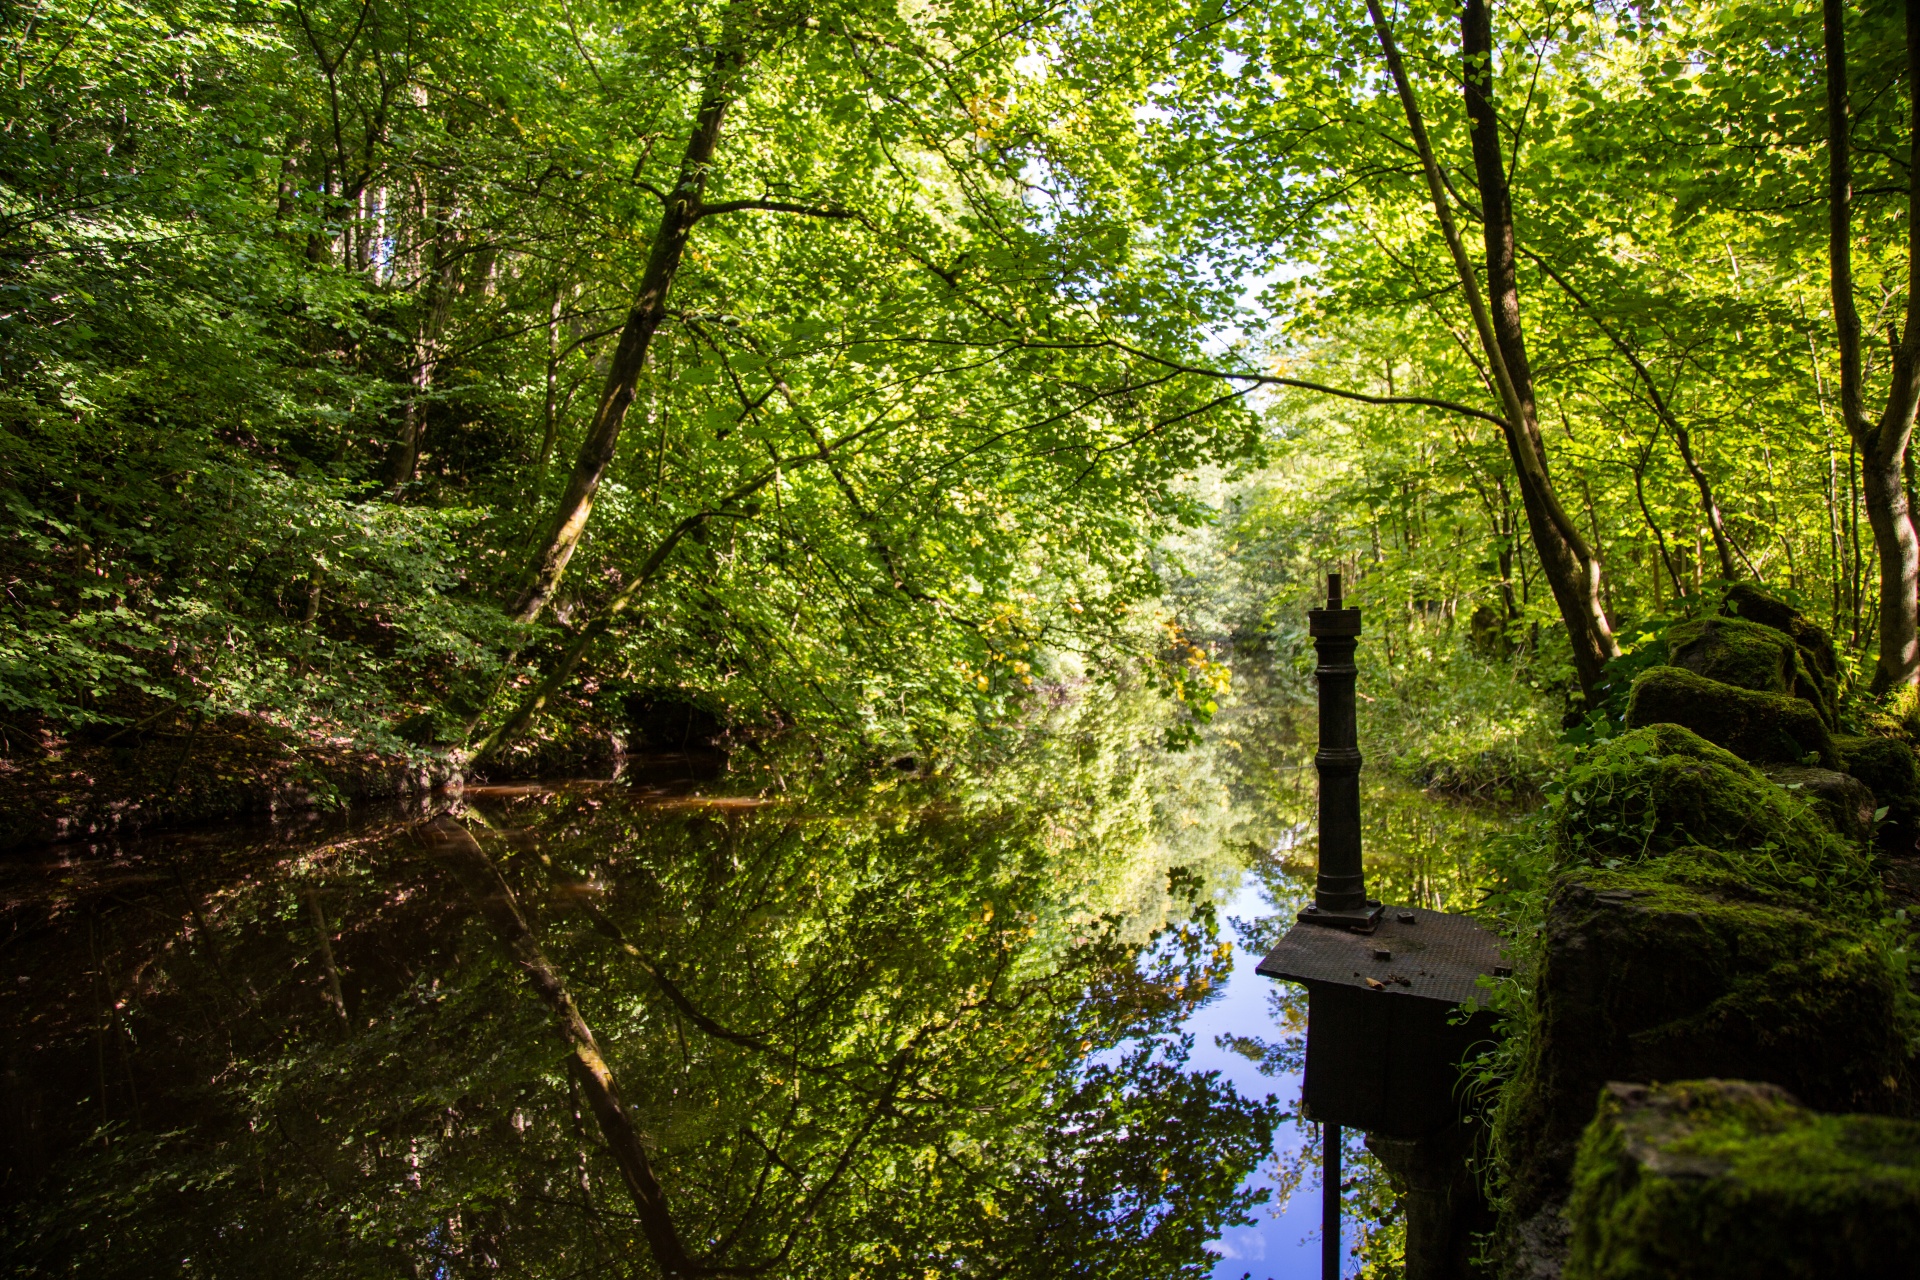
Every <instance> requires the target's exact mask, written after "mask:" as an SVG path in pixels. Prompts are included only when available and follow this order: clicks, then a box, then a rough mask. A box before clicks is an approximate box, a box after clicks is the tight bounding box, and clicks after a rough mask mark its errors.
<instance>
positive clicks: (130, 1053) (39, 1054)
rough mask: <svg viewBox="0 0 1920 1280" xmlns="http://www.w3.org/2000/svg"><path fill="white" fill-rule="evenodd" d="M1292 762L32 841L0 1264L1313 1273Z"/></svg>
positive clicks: (1398, 793)
mask: <svg viewBox="0 0 1920 1280" xmlns="http://www.w3.org/2000/svg"><path fill="white" fill-rule="evenodd" d="M1304 750H1305V749H1304V748H1303V747H1302V745H1301V743H1300V741H1299V737H1298V735H1297V734H1295V733H1294V732H1293V730H1292V728H1291V722H1290V720H1289V719H1288V718H1287V716H1286V714H1285V713H1284V712H1281V711H1271V710H1268V709H1263V708H1259V707H1257V706H1251V705H1250V706H1246V707H1243V708H1242V709H1241V710H1239V711H1237V712H1235V713H1234V714H1232V715H1229V716H1227V717H1224V718H1223V720H1222V721H1221V723H1220V724H1219V725H1218V726H1217V727H1216V730H1215V732H1214V733H1213V734H1212V736H1211V737H1210V739H1209V741H1208V742H1207V743H1206V744H1203V746H1202V747H1200V748H1197V749H1195V750H1194V751H1193V752H1191V753H1188V754H1186V755H1184V756H1178V757H1170V756H1166V755H1165V754H1164V753H1160V754H1157V755H1154V756H1153V757H1152V759H1148V758H1147V757H1146V756H1145V755H1142V754H1141V753H1139V752H1135V753H1134V755H1133V756H1132V757H1130V759H1131V760H1132V763H1131V764H1129V765H1126V766H1125V767H1121V766H1116V765H1111V764H1110V763H1109V764H1103V765H1101V766H1100V769H1101V770H1104V772H1099V773H1098V777H1097V778H1094V779H1093V781H1092V782H1089V781H1088V779H1087V778H1081V779H1080V780H1079V781H1078V782H1077V783H1074V784H1073V785H1069V784H1068V783H1067V782H1064V781H1060V780H1059V778H1058V777H1057V776H1056V775H1053V774H1048V775H1046V776H1047V777H1048V778H1050V779H1052V780H1051V781H1040V780H1036V779H1038V778H1039V777H1040V775H1037V774H1035V775H1019V774H1018V770H1013V771H1012V774H1013V775H1018V776H1014V777H1012V780H1008V779H1004V778H1003V779H1002V781H1001V783H1000V784H999V785H997V786H996V787H985V786H982V785H978V780H974V781H973V782H969V783H968V784H966V785H964V786H963V785H961V784H960V783H958V782H956V781H953V780H947V781H938V780H923V779H888V780H886V781H885V782H884V783H883V784H879V785H871V786H864V787H860V788H854V789H848V788H846V787H843V786H829V785H827V784H826V783H825V782H824V781H823V782H820V783H818V784H816V785H813V786H811V787H809V786H807V785H805V784H803V783H801V782H796V781H795V777H796V775H795V773H794V772H793V771H792V769H791V768H790V767H778V768H776V767H775V766H773V765H771V764H769V765H766V766H764V767H743V768H740V769H737V770H736V771H735V772H734V773H732V774H730V775H729V776H728V777H727V778H725V779H723V780H722V781H721V782H720V783H711V784H706V785H693V784H691V783H684V782H683V783H681V784H679V785H676V786H663V785H659V784H658V782H657V781H656V782H652V783H647V782H631V783H630V782H622V783H613V784H575V785H570V786H565V787H560V788H533V787H515V788H499V789H480V790H476V791H474V792H472V793H470V794H468V795H467V796H466V797H465V800H464V803H463V804H461V805H458V806H455V808H454V810H453V811H452V813H451V814H450V815H448V816H447V817H445V818H443V819H441V825H440V826H439V827H437V828H436V827H433V826H429V825H427V824H425V823H424V822H423V819H424V817H425V816H426V815H424V814H421V813H410V814H401V813H394V814H390V815H385V816H374V817H370V818H363V819H361V820H358V821H356V822H355V823H354V824H353V825H352V826H351V827H342V828H338V829H331V830H328V829H315V830H310V831H307V832H305V833H304V834H298V833H289V832H287V831H285V830H280V831H271V832H260V833H253V834H251V835H246V834H236V833H231V832H229V833H224V834H222V835H220V836H217V837H216V836H197V837H173V838H163V839H155V840H150V841H145V842H136V843H130V844H127V845H124V846H103V847H98V848H92V849H68V850H65V851H57V852H53V853H46V854H42V855H38V856H34V855H29V856H28V857H27V858H25V859H21V860H16V861H14V862H13V863H10V864H8V865H6V866H5V867H4V869H0V875H3V876H4V891H5V905H4V912H5V916H6V927H7V943H6V955H7V960H8V965H7V967H6V968H5V969H4V970H0V977H3V978H4V982H0V1053H3V1054H4V1068H5V1075H4V1079H3V1080H0V1087H3V1089H4V1103H5V1106H4V1111H3V1112H0V1124H3V1125H4V1128H5V1145H4V1151H5V1154H4V1175H3V1176H4V1185H5V1188H6V1195H5V1208H4V1218H3V1219H0V1249H4V1252H5V1255H6V1256H7V1257H8V1259H9V1262H10V1264H11V1269H12V1271H13V1272H14V1273H16V1274H22V1275H32V1274H42V1273H48V1272H55V1271H58V1272H76V1271H84V1272H86V1273H89V1274H95V1275H123V1274H124V1275H141V1276H148V1275H160V1274H182V1275H195V1276H227V1275H246V1276H249V1277H251V1276H256V1275H259V1274H261V1273H263V1272H269V1273H270V1272H271V1271H272V1270H274V1269H276V1268H277V1269H280V1270H283V1271H285V1272H286V1273H288V1274H300V1275H342V1276H347V1275H352V1276H359V1275H382V1276H383V1275H407V1276H425V1275H432V1276H449V1277H451V1276H459V1275H466V1274H470V1273H473V1274H477V1273H481V1272H508V1273H512V1274H518V1275H529V1276H554V1277H563V1276H573V1275H581V1274H589V1273H599V1272H605V1271H611V1272H612V1273H613V1274H618V1275H634V1276H648V1275H659V1274H674V1273H679V1274H689V1275H692V1274H715V1275H721V1274H733V1275H769V1276H788V1275H790V1276H812V1275H821V1276H834V1277H844V1276H850V1275H858V1276H872V1277H891V1276H901V1277H907V1276H912V1277H916V1278H919V1277H923V1276H925V1275H927V1274H929V1273H930V1272H936V1271H937V1272H940V1273H943V1274H946V1273H953V1274H962V1275H968V1274H981V1275H989V1274H990V1275H996V1276H1007V1277H1024V1276H1034V1277H1040V1276H1047V1277H1057V1276H1073V1275H1089V1276H1091V1275H1098V1276H1101V1277H1123V1278H1124V1277H1133V1276H1138V1277H1142V1280H1145V1278H1146V1277H1164V1276H1176V1275H1205V1274H1208V1273H1209V1272H1213V1273H1214V1274H1219V1275H1235V1276H1237V1275H1240V1274H1242V1272H1245V1271H1252V1272H1253V1273H1254V1274H1255V1275H1256V1276H1257V1275H1262V1274H1270V1275H1273V1276H1276V1277H1279V1276H1285V1275H1294V1274H1310V1273H1311V1271H1310V1268H1309V1269H1306V1270H1302V1269H1300V1268H1298V1267H1296V1266H1295V1265H1294V1260H1296V1259H1298V1260H1305V1261H1308V1262H1310V1260H1311V1257H1312V1248H1311V1245H1310V1243H1309V1247H1308V1248H1306V1249H1300V1248H1299V1247H1298V1246H1299V1245H1300V1243H1301V1241H1302V1240H1310V1236H1311V1232H1312V1220H1313V1218H1314V1216H1315V1207H1314V1206H1315V1203H1316V1201H1315V1198H1314V1197H1312V1196H1311V1195H1301V1196H1296V1197H1294V1198H1293V1200H1292V1201H1291V1202H1290V1204H1289V1202H1288V1201H1287V1193H1289V1192H1291V1191H1292V1190H1294V1189H1295V1188H1296V1187H1305V1188H1309V1189H1310V1188H1311V1186H1312V1181H1311V1177H1310V1175H1308V1176H1306V1177H1305V1178H1304V1180H1303V1170H1304V1169H1306V1168H1307V1167H1308V1166H1307V1165H1306V1164H1304V1163H1303V1161H1304V1160H1305V1159H1306V1158H1307V1157H1308V1156H1309V1155H1310V1154H1311V1142H1310V1139H1311V1135H1310V1134H1307V1133H1304V1132H1303V1131H1302V1130H1301V1128H1300V1127H1299V1126H1298V1125H1297V1124H1295V1123H1292V1122H1286V1121H1283V1120H1282V1116H1283V1113H1284V1112H1285V1111H1286V1110H1287V1109H1288V1108H1291V1107H1292V1106H1293V1105H1294V1103H1295V1100H1296V1099H1297V1096H1298V1082H1297V1078H1296V1075H1297V1069H1298V1058H1299V1032H1300V1030H1301V1027H1302V1022H1303V1007H1304V1006H1303V1004H1302V1003H1301V1002H1300V1001H1299V1000H1298V998H1297V997H1296V996H1295V995H1294V994H1293V993H1292V992H1291V991H1290V990H1289V989H1287V988H1280V987H1273V986H1271V985H1270V984H1266V983H1265V982H1264V980H1261V979H1258V978H1256V977H1254V976H1253V975H1252V973H1251V967H1252V963H1253V960H1254V959H1255V958H1256V957H1257V953H1258V952H1259V951H1260V950H1261V949H1262V948H1264V946H1265V945H1267V944H1268V942H1269V941H1270V939H1271V938H1272V937H1274V936H1277V933H1278V932H1279V931H1280V930H1281V929H1283V928H1284V927H1285V922H1286V921H1288V920H1290V919H1291V916H1292V912H1293V910H1295V909H1296V908H1297V906H1298V905H1299V904H1300V903H1301V902H1302V901H1304V899H1305V896H1306V895H1307V894H1309V893H1310V891H1311V883H1310V878H1311V868H1312V850H1311V839H1310V827H1309V818H1310V816H1311V812H1312V800H1313V791H1312V774H1311V772H1310V771H1308V770H1304V769H1302V768H1300V767H1299V766H1300V765H1301V763H1302V756H1303V752H1304ZM1074 758H1076V759H1091V757H1088V756H1086V755H1085V753H1082V755H1081V756H1077V757H1074ZM1096 772H1098V771H1096ZM1022 779H1024V780H1022ZM1095 783H1097V785H1094V784H1095ZM722 784H724V785H722ZM969 788H971V790H970V789H969ZM1367 804H1368V808H1367V820H1368V823H1369V827H1368V842H1369V862H1368V870H1369V874H1370V876H1372V877H1373V883H1374V884H1375V885H1376V886H1378V890H1379V892H1381V893H1382V895H1383V896H1386V897H1389V898H1390V899H1392V900H1395V901H1408V902H1420V903H1423V904H1426V905H1432V906H1439V907H1443V908H1448V909H1457V908H1458V907H1459V906H1460V905H1461V903H1462V900H1463V894H1465V892H1466V891H1467V890H1466V887H1467V885H1468V884H1469V883H1470V880H1471V867H1472V849H1473V846H1474V844H1475V843H1476V839H1475V833H1476V831H1477V829H1478V827H1480V826H1484V825H1486V823H1487V822H1488V821H1489V820H1488V819H1486V818H1483V817H1476V816H1474V815H1471V814H1466V813H1463V812H1461V811H1459V810H1455V809H1452V808H1449V807H1445V806H1438V805H1436V804H1435V803H1434V802H1432V801H1429V800H1427V799H1426V798H1425V797H1423V796H1420V795H1419V794H1418V793H1417V792H1411V791H1407V790H1404V789H1396V788H1392V787H1388V786H1383V785H1381V784H1379V783H1378V782H1377V781H1376V783H1375V785H1374V786H1373V787H1372V789H1371V790H1370V791H1369V794H1368V802H1367ZM1129 814H1132V815H1134V816H1132V817H1129V816H1127V815H1129ZM1140 815H1146V816H1145V817H1141V816H1140ZM449 823H451V824H453V825H451V826H449V825H447V824H449ZM436 831H437V832H438V834H436ZM455 833H457V834H458V837H459V839H461V840H465V841H466V842H467V843H466V844H457V841H456V843H454V844H450V843H449V841H450V840H454V839H455ZM456 845H457V847H456ZM1223 911H1224V913H1225V915H1227V916H1230V917H1232V918H1231V919H1230V920H1223V919H1222V918H1221V916H1222V913H1223ZM515 920H517V921H518V922H519V925H520V928H519V931H518V932H516V931H515V925H514V923H513V922H514V921H515ZM1249 984H1253V985H1251V986H1250V985H1249ZM569 1019H572V1021H569ZM583 1046H584V1047H583ZM596 1062H597V1063H598V1064H599V1065H598V1066H596V1065H595V1064H596ZM596 1071H604V1073H605V1079H604V1080H603V1079H601V1078H600V1076H598V1075H596V1074H595V1072H596ZM1268 1094H1272V1095H1273V1097H1272V1099H1267V1095H1268ZM610 1096H617V1097H618V1099H619V1103H618V1106H617V1107H614V1108H612V1109H609V1107H608V1105H607V1103H606V1098H607V1097H610ZM1276 1124H1279V1130H1278V1132H1277V1133H1276V1130H1275V1126H1276ZM623 1125H624V1126H625V1127H626V1128H625V1131H623ZM1363 1176H1364V1170H1363ZM1361 1190H1362V1192H1363V1194H1367V1195H1372V1196H1373V1197H1374V1200H1375V1202H1376V1204H1378V1202H1379V1190H1378V1188H1377V1187H1375V1188H1374V1189H1373V1190H1371V1191H1368V1190H1367V1189H1366V1188H1362V1189H1361ZM1269 1192H1277V1193H1278V1195H1277V1196H1276V1197H1275V1201H1274V1203H1271V1204H1262V1203H1261V1200H1262V1198H1263V1197H1264V1196H1265V1195H1266V1194H1267V1193H1269ZM1303 1203H1304V1204H1305V1205H1306V1207H1307V1211H1306V1212H1305V1213H1301V1212H1299V1211H1298V1209H1299V1206H1300V1205H1301V1204H1303ZM1283 1210H1290V1211H1288V1212H1286V1215H1285V1216H1283V1217H1276V1216H1275V1214H1276V1213H1280V1212H1282V1211H1283ZM1390 1234H1391V1233H1390V1232H1388V1233H1386V1234H1385V1235H1382V1236H1380V1239H1381V1240H1386V1239H1387V1236H1390ZM1210 1242H1212V1243H1213V1245H1214V1252H1216V1253H1230V1254H1231V1255H1232V1256H1229V1257H1225V1258H1222V1259H1220V1261H1219V1263H1218V1268H1217V1270H1216V1267H1215V1258H1214V1253H1210V1252H1209V1243H1210ZM1376 1243H1377V1242H1376ZM1389 1247H1390V1242H1389V1243H1388V1244H1378V1247H1376V1248H1374V1250H1373V1252H1374V1253H1375V1254H1382V1251H1383V1250H1385V1249H1388V1248H1389ZM1259 1254H1264V1259H1263V1258H1262V1257H1259V1256H1256V1255H1259ZM1382 1256H1384V1255H1383V1254H1382Z"/></svg>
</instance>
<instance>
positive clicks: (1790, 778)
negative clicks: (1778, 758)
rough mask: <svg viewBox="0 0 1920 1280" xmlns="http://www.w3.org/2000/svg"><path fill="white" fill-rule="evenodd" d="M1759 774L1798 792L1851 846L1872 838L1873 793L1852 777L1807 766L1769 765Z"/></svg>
mask: <svg viewBox="0 0 1920 1280" xmlns="http://www.w3.org/2000/svg"><path fill="white" fill-rule="evenodd" d="M1760 772H1761V773H1764V774H1765V775H1766V776H1767V777H1768V778H1769V779H1771V780H1772V781H1773V783H1774V785H1775V786H1779V787H1784V788H1786V789H1787V790H1788V791H1797V792H1799V793H1800V795H1801V797H1802V798H1803V799H1804V800H1806V802H1807V803H1808V804H1809V805H1810V806H1812V808H1813V811H1814V812H1815V813H1817V814H1819V815H1820V816H1821V817H1822V818H1824V819H1825V820H1826V823H1827V825H1828V826H1829V827H1832V828H1833V830H1834V833H1835V834H1836V835H1839V836H1840V837H1842V838H1843V839H1845V840H1846V841H1847V842H1848V843H1850V844H1856V845H1864V844H1866V842H1867V841H1868V840H1870V839H1872V837H1873V811H1874V809H1875V807H1876V806H1877V805H1878V803H1879V802H1878V801H1877V800H1876V799H1875V798H1874V794H1873V791H1872V790H1871V789H1870V788H1869V787H1868V786H1867V784H1866V783H1864V782H1862V781H1860V779H1858V778H1856V777H1854V776H1853V775H1852V774H1847V773H1836V772H1834V771H1833V770H1832V769H1816V768H1813V767H1812V766H1810V765H1804V764H1768V765H1762V766H1760Z"/></svg>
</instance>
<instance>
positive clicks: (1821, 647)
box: [1720, 582, 1841, 726]
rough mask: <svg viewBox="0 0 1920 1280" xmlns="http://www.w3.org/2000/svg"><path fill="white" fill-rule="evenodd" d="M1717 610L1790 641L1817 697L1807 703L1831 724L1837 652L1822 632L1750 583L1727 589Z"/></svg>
mask: <svg viewBox="0 0 1920 1280" xmlns="http://www.w3.org/2000/svg"><path fill="white" fill-rule="evenodd" d="M1720 607H1721V611H1722V612H1723V613H1725V614H1727V615H1729V616H1737V617H1740V618H1744V619H1746V620H1747V621H1748V622H1757V623H1759V624H1760V625H1761V626H1763V627H1772V628H1773V629H1774V630H1775V631H1778V632H1781V633H1782V634H1784V635H1786V636H1788V637H1789V638H1790V639H1792V641H1793V643H1794V646H1795V647H1796V648H1798V649H1799V651H1800V664H1801V666H1802V668H1804V671H1805V676H1806V679H1808V680H1809V681H1811V682H1812V684H1813V686H1814V689H1815V690H1816V691H1817V693H1818V695H1819V696H1818V697H1817V698H1810V699H1809V700H1810V701H1815V702H1818V703H1820V704H1821V705H1822V706H1824V707H1825V708H1826V710H1827V723H1828V724H1829V725H1830V726H1831V725H1833V724H1834V723H1835V722H1836V721H1835V717H1836V715H1837V714H1838V712H1839V707H1840V692H1841V679H1840V651H1839V649H1837V648H1836V647H1835V646H1834V643H1833V637H1832V636H1829V635H1828V634H1827V632H1826V629H1825V628H1823V627H1821V626H1820V625H1818V624H1817V623H1814V622H1812V621H1810V620H1809V619H1808V618H1807V616H1806V615H1805V614H1803V613H1801V612H1800V611H1799V610H1798V609H1796V608H1794V607H1793V606H1792V605H1790V604H1788V603H1787V602H1786V601H1784V600H1782V599H1780V598H1779V597H1778V596H1774V595H1769V594H1768V593H1767V592H1765V591H1762V590H1761V589H1760V588H1759V587H1756V586H1754V585H1753V584H1752V583H1750V582H1741V583H1736V584H1735V585H1734V586H1732V587H1731V588H1729V589H1728V591H1727V595H1726V599H1725V601H1724V602H1723V603H1722V604H1721V606H1720Z"/></svg>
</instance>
